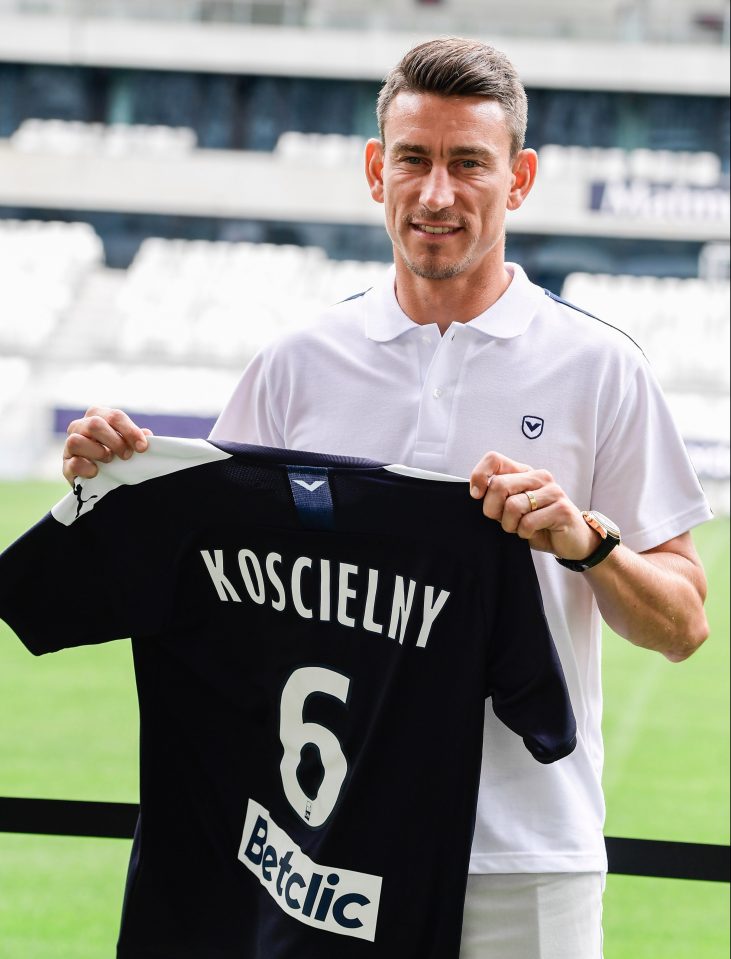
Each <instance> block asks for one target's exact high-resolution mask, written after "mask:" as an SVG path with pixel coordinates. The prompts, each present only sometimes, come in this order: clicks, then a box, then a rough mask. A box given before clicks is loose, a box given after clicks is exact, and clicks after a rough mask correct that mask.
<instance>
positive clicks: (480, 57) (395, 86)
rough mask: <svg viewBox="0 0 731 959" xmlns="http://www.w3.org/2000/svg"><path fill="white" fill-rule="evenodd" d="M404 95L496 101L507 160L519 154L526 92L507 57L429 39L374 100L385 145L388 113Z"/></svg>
mask: <svg viewBox="0 0 731 959" xmlns="http://www.w3.org/2000/svg"><path fill="white" fill-rule="evenodd" d="M403 91H407V92H410V93H436V94H437V95H438V96H442V97H453V96H463V97H488V98H490V99H492V100H495V101H496V102H497V103H499V104H500V106H501V107H502V108H503V110H504V112H505V118H506V120H507V124H508V130H509V132H510V152H511V155H512V156H515V154H516V153H518V152H519V151H520V150H522V149H523V144H524V142H525V128H526V125H527V123H528V98H527V97H526V95H525V88H524V86H523V84H522V82H521V80H520V77H519V76H518V74H517V72H516V69H515V67H514V66H513V64H512V63H511V62H510V60H509V59H508V58H507V57H506V56H505V54H504V53H501V52H500V50H496V49H495V48H494V47H491V46H489V44H487V43H481V42H480V41H479V40H465V39H464V38H462V37H445V38H443V39H439V40H428V41H427V42H426V43H420V44H419V45H418V46H416V47H414V48H413V49H411V50H409V52H408V53H407V54H406V56H405V57H404V58H403V59H402V60H401V62H400V63H399V64H397V65H396V66H395V67H394V68H393V69H392V70H391V71H390V72H389V74H388V75H387V77H386V79H385V80H384V82H383V86H382V87H381V92H380V93H379V95H378V105H377V107H376V116H377V118H378V130H379V132H380V134H381V140H382V141H383V142H384V143H385V135H384V126H385V121H386V114H387V113H388V108H389V107H390V105H391V103H392V101H393V99H394V98H395V97H396V96H397V94H399V93H401V92H403Z"/></svg>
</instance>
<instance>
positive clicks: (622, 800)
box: [0, 483, 729, 959]
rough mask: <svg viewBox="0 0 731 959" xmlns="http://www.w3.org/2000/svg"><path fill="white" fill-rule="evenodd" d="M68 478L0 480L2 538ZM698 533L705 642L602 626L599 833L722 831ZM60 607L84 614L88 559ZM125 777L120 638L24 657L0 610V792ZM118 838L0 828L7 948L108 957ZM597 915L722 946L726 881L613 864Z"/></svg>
mask: <svg viewBox="0 0 731 959" xmlns="http://www.w3.org/2000/svg"><path fill="white" fill-rule="evenodd" d="M64 492H65V487H64V486H63V485H62V484H52V483H2V484H0V546H3V545H5V544H7V543H9V542H10V541H11V540H12V539H13V538H14V537H15V536H16V535H18V534H19V533H20V532H22V531H23V530H24V529H26V528H27V527H28V526H30V525H31V524H32V523H33V522H34V521H35V520H36V519H38V518H39V517H40V516H41V515H42V514H43V513H44V512H45V511H46V510H47V509H48V508H49V506H50V505H52V503H53V502H54V501H55V500H56V499H57V498H59V496H60V495H62V494H63V493H64ZM695 538H696V543H697V544H698V547H699V550H700V552H701V554H702V556H703V559H704V561H705V564H706V569H707V572H708V576H709V582H710V596H709V601H708V604H707V609H708V614H709V619H710V621H711V627H712V635H711V638H710V639H709V641H708V642H707V643H706V645H705V646H704V647H703V649H702V650H701V651H700V652H699V653H698V654H697V655H696V656H694V657H692V658H691V659H690V660H688V662H686V663H683V664H680V665H671V664H670V663H667V662H666V661H665V660H664V659H663V658H662V657H660V656H657V655H655V654H652V653H648V652H646V651H644V650H639V649H635V648H634V647H632V646H630V644H629V643H627V642H625V641H624V640H621V639H619V638H617V637H616V636H613V635H612V634H611V633H610V632H609V631H607V633H606V635H605V652H604V670H605V723H604V727H605V735H606V745H607V762H606V775H605V788H606V793H607V805H608V817H607V834H608V835H615V836H635V837H643V838H651V839H674V840H685V841H690V842H711V843H728V841H729V835H728V823H729V815H728V813H729V768H728V767H729V762H728V755H729V748H728V747H729V683H728V675H729V643H728V639H729V616H728V579H729V523H728V521H727V520H715V521H714V522H712V523H709V524H707V525H706V526H704V527H701V528H700V529H699V530H697V531H696V534H695ZM42 601H43V598H42V592H40V594H39V602H42ZM58 615H59V617H61V616H65V617H70V618H71V619H72V620H73V618H74V617H81V616H83V615H84V575H83V570H79V577H78V589H77V591H76V592H75V594H74V595H73V596H69V599H68V605H67V606H66V608H65V609H60V610H59V611H58ZM136 790H137V706H136V696H135V690H134V681H133V673H132V662H131V654H130V650H129V644H128V643H126V642H122V643H110V644H107V645H105V646H99V647H91V648H85V649H78V650H70V651H64V652H61V653H57V654H55V655H53V656H46V657H41V658H35V657H33V656H31V655H30V654H29V653H28V652H26V651H25V649H24V648H23V647H22V646H21V644H20V643H19V642H18V641H17V640H16V639H15V638H14V637H13V635H12V633H11V632H10V631H9V630H8V629H7V628H6V627H4V624H0V795H5V796H41V797H53V798H62V799H94V800H114V801H127V802H133V801H135V800H136V798H137V794H136ZM128 853H129V843H128V842H126V841H120V840H97V839H75V838H68V837H53V836H50V837H49V836H23V835H7V834H6V835H3V834H0V956H1V957H2V959H111V957H113V955H114V944H115V940H116V933H117V925H118V919H119V909H120V903H121V897H122V891H123V888H124V878H125V869H126V861H127V856H128ZM604 920H605V921H604V926H605V959H725V957H727V956H728V954H729V931H728V929H729V907H728V886H726V885H724V884H716V883H698V882H696V883H693V882H678V881H674V880H656V879H644V878H631V877H624V876H609V878H608V884H607V893H606V896H605V905H604ZM526 959H529V957H526Z"/></svg>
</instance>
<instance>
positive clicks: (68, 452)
mask: <svg viewBox="0 0 731 959" xmlns="http://www.w3.org/2000/svg"><path fill="white" fill-rule="evenodd" d="M72 456H79V457H83V458H85V459H88V460H92V461H93V462H97V463H109V462H111V461H112V459H113V458H114V453H113V452H112V451H111V450H110V449H109V447H108V446H104V444H103V443H100V442H99V441H98V440H95V439H94V438H93V437H91V436H85V435H84V434H83V433H71V434H70V435H69V436H68V437H67V438H66V442H65V443H64V446H63V458H64V460H67V459H70V458H71V457H72Z"/></svg>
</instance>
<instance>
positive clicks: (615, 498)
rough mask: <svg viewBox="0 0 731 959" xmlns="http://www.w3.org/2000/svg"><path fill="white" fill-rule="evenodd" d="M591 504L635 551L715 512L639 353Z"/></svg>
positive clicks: (612, 416) (599, 464)
mask: <svg viewBox="0 0 731 959" xmlns="http://www.w3.org/2000/svg"><path fill="white" fill-rule="evenodd" d="M605 419H606V421H607V432H606V435H605V436H604V437H603V438H602V442H601V445H600V446H599V449H598V451H597V455H596V465H595V470H594V482H593V486H592V494H591V506H592V508H596V509H598V510H600V511H601V512H602V513H605V514H606V515H607V516H610V517H611V518H612V519H613V520H614V521H615V522H616V523H617V524H618V526H619V528H620V529H621V531H622V540H623V542H624V543H626V545H627V546H629V547H630V549H633V550H635V551H636V552H642V551H643V550H647V549H651V548H653V547H655V546H658V545H660V544H661V543H664V542H666V541H667V540H669V539H672V538H673V537H675V536H679V535H680V534H681V533H685V532H687V531H688V530H689V529H691V528H692V527H693V526H697V525H698V524H699V523H703V522H705V521H706V520H708V519H711V518H712V515H713V514H712V512H711V510H710V509H709V506H708V503H707V502H706V499H705V496H704V493H703V490H702V488H701V485H700V482H699V480H698V477H697V475H696V473H695V471H694V469H693V466H692V464H691V462H690V459H689V457H688V454H687V452H686V449H685V446H684V444H683V441H682V439H681V437H680V434H679V432H678V429H677V427H676V426H675V423H674V422H673V418H672V416H671V414H670V410H669V409H668V405H667V402H666V400H665V398H664V396H663V395H662V392H661V389H660V386H659V384H658V382H657V380H656V378H655V376H654V374H653V372H652V369H651V367H650V364H649V363H648V362H647V361H646V360H645V359H644V357H642V356H640V357H639V362H638V363H637V365H636V368H635V369H634V371H633V373H632V374H631V375H629V376H628V377H627V380H626V384H625V385H624V389H623V392H622V394H621V399H620V402H619V404H618V406H617V405H616V400H615V408H614V409H613V410H612V411H611V413H609V414H608V415H605Z"/></svg>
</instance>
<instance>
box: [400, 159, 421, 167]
mask: <svg viewBox="0 0 731 959" xmlns="http://www.w3.org/2000/svg"><path fill="white" fill-rule="evenodd" d="M403 159H404V163H410V164H411V165H412V166H416V165H417V164H418V163H421V157H404V158H403Z"/></svg>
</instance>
